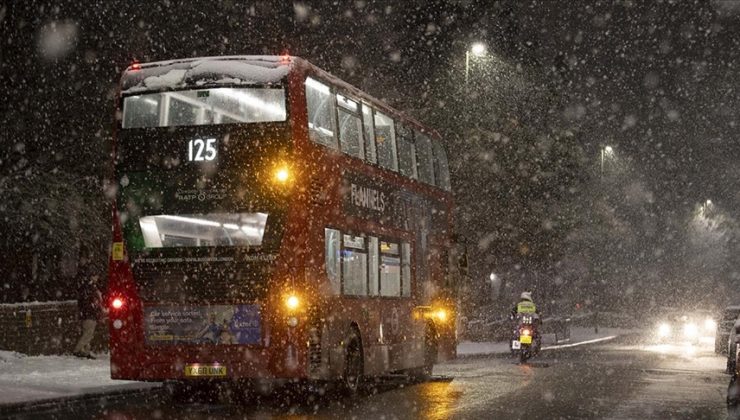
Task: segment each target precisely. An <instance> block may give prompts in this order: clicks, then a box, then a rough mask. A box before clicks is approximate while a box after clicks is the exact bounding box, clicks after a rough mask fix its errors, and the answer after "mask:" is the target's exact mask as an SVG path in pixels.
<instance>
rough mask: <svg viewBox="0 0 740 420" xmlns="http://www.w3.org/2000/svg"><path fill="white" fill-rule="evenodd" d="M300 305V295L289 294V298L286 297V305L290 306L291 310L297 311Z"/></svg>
mask: <svg viewBox="0 0 740 420" xmlns="http://www.w3.org/2000/svg"><path fill="white" fill-rule="evenodd" d="M300 306H301V300H300V299H298V296H296V295H289V296H288V297H287V298H285V307H286V308H288V310H289V311H295V310H296V309H298V307H300Z"/></svg>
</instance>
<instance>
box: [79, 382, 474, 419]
mask: <svg viewBox="0 0 740 420" xmlns="http://www.w3.org/2000/svg"><path fill="white" fill-rule="evenodd" d="M240 397H241V396H239V395H229V392H222V393H221V395H220V396H219V398H218V399H217V401H210V402H200V403H176V402H174V401H172V400H171V399H170V397H169V396H168V395H166V394H165V393H161V395H159V396H156V397H149V398H141V399H140V400H139V401H128V402H120V403H116V404H112V405H111V406H109V407H107V408H97V409H96V408H94V407H93V408H90V409H89V410H92V412H89V413H88V412H77V414H78V417H80V418H95V419H104V420H124V419H125V420H134V419H150V418H153V419H188V420H195V419H215V418H218V419H236V418H239V419H242V418H260V419H308V418H363V417H365V416H367V415H368V414H369V413H370V414H371V416H372V417H373V418H398V417H406V415H407V414H408V413H413V417H415V418H424V419H447V418H450V417H451V416H452V414H453V412H454V410H455V408H456V406H457V403H458V401H459V400H460V399H461V398H462V397H463V391H462V390H461V389H460V388H459V387H458V386H457V385H455V384H454V383H452V378H439V377H438V378H433V379H432V380H430V381H426V382H422V383H414V382H409V381H408V380H407V379H405V378H384V379H383V380H379V381H375V382H373V383H372V384H369V385H368V386H367V387H366V388H365V389H364V390H363V392H362V393H360V394H359V395H355V396H351V397H349V396H346V395H343V394H342V393H340V392H338V391H336V390H330V391H328V392H326V393H318V392H316V390H307V389H306V388H305V387H303V386H288V387H284V388H280V389H277V390H275V392H273V393H272V394H270V395H268V396H262V397H251V398H249V399H244V398H240ZM240 399H241V400H242V401H239V400H240ZM88 414H89V415H88Z"/></svg>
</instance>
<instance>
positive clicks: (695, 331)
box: [683, 322, 699, 337]
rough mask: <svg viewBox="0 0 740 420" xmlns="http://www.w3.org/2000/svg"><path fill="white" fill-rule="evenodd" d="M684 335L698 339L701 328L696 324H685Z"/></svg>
mask: <svg viewBox="0 0 740 420" xmlns="http://www.w3.org/2000/svg"><path fill="white" fill-rule="evenodd" d="M683 333H684V335H686V337H696V336H697V335H699V327H697V326H696V324H694V323H691V322H689V323H688V324H684V326H683Z"/></svg>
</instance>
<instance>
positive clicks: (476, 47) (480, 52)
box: [465, 42, 486, 86]
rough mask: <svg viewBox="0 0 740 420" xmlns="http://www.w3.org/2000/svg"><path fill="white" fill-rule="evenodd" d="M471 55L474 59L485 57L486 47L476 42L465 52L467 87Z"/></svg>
mask: <svg viewBox="0 0 740 420" xmlns="http://www.w3.org/2000/svg"><path fill="white" fill-rule="evenodd" d="M471 54H472V55H474V56H475V57H483V56H484V55H486V45H485V44H483V43H481V42H476V43H474V44H473V45H471V46H470V49H468V50H465V86H467V85H468V77H469V73H470V55H471Z"/></svg>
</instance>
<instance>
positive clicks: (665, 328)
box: [658, 322, 671, 337]
mask: <svg viewBox="0 0 740 420" xmlns="http://www.w3.org/2000/svg"><path fill="white" fill-rule="evenodd" d="M670 334H671V326H670V325H668V324H666V323H665V322H663V323H661V324H659V325H658V336H659V337H668V336H669V335H670Z"/></svg>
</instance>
